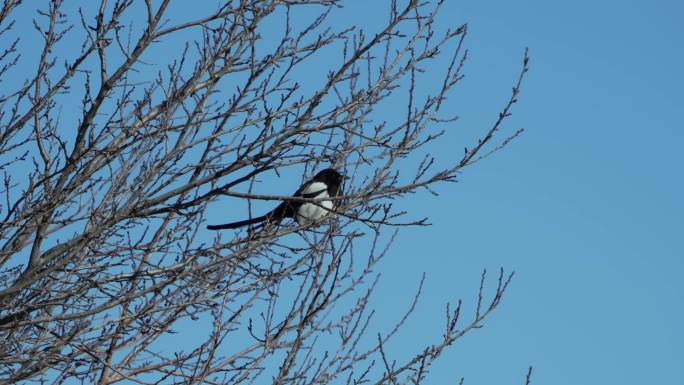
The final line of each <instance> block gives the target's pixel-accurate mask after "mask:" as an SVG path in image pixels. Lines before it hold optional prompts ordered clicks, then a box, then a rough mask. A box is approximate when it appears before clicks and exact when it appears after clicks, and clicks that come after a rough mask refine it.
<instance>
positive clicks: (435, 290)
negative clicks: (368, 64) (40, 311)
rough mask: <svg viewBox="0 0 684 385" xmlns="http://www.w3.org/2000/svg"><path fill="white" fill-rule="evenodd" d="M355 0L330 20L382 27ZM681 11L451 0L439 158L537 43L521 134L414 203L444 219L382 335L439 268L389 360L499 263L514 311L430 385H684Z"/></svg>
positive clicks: (386, 267) (416, 238) (414, 248)
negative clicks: (449, 74) (529, 380)
mask: <svg viewBox="0 0 684 385" xmlns="http://www.w3.org/2000/svg"><path fill="white" fill-rule="evenodd" d="M348 3H349V6H348V8H346V9H342V10H339V11H336V12H337V13H333V19H332V20H331V22H332V23H339V24H340V25H352V24H355V23H356V24H358V25H362V26H367V27H369V26H376V27H377V26H378V25H379V23H380V22H382V21H384V20H386V15H387V11H386V3H387V2H385V1H380V0H374V1H365V2H362V1H349V2H348ZM174 7H175V11H174V12H178V13H177V15H178V16H179V17H180V16H182V15H184V14H185V12H186V11H187V12H190V11H192V7H193V5H192V4H191V2H182V3H181V2H179V3H178V4H177V5H175V6H174ZM184 8H187V9H185V10H184ZM682 15H684V2H682V1H681V0H680V1H664V0H661V1H643V0H642V1H627V0H623V1H587V0H579V1H573V2H567V1H566V2H561V1H548V0H518V1H504V0H498V1H482V0H480V1H477V0H448V1H447V2H446V4H445V6H444V10H443V12H442V14H441V17H440V19H439V21H440V25H441V26H442V27H449V26H457V25H460V24H462V23H465V22H467V23H468V24H469V37H468V39H467V47H468V48H469V49H470V53H469V60H468V63H467V65H466V68H465V73H466V78H465V80H464V82H463V84H462V86H461V88H460V90H458V91H457V93H456V95H455V96H454V101H455V103H453V105H454V106H455V111H454V113H456V114H458V115H459V117H460V120H459V121H458V123H457V124H456V127H457V131H454V130H450V131H448V132H447V134H446V136H445V137H443V138H442V140H441V141H440V142H439V144H437V145H436V146H433V147H432V148H431V151H432V152H433V153H434V154H436V155H437V156H438V157H440V156H441V154H443V156H444V157H446V158H449V157H451V156H454V154H455V153H456V154H459V155H460V151H461V150H460V149H461V148H462V147H463V145H464V144H465V143H463V142H460V137H459V136H460V135H461V131H465V132H470V133H475V132H481V131H482V130H485V129H486V128H488V127H489V126H490V125H491V123H492V122H493V120H494V119H495V118H496V114H497V113H498V112H499V110H500V108H501V107H502V106H503V103H504V101H505V99H506V98H507V97H508V95H509V93H510V87H511V86H512V84H513V80H514V78H515V76H516V75H517V73H518V71H519V68H520V62H521V57H522V52H523V49H524V48H525V47H529V48H530V55H531V71H530V72H529V76H528V78H527V80H526V82H525V84H524V86H523V91H522V95H521V97H520V102H519V103H518V104H517V105H516V107H515V109H514V111H513V112H514V115H513V117H512V118H511V119H510V120H509V121H508V122H507V125H506V129H507V130H509V131H508V132H511V131H512V130H514V129H516V128H519V127H524V128H525V129H526V132H525V134H524V135H523V136H522V137H520V138H519V139H518V140H516V141H515V142H514V143H512V144H511V145H510V146H509V147H507V148H506V149H504V150H503V151H501V152H499V153H498V154H496V155H495V156H493V157H491V158H489V159H487V160H486V161H483V162H481V163H479V164H477V165H475V166H473V167H471V168H469V169H467V170H466V171H465V172H464V173H463V174H462V176H461V179H460V182H459V183H457V184H449V185H441V186H439V188H437V190H438V191H439V192H440V193H441V195H440V196H439V197H438V198H435V199H432V198H431V196H429V195H426V194H418V195H414V196H409V197H407V198H406V199H405V200H404V201H402V203H401V204H402V205H403V206H402V208H403V209H405V210H407V211H409V212H422V213H424V214H425V215H427V216H429V218H430V220H431V222H432V223H433V224H434V226H433V227H431V228H414V229H406V230H403V231H402V232H401V233H400V236H399V238H398V240H397V243H396V244H395V247H394V248H393V249H392V251H391V253H390V255H389V256H388V257H387V258H386V259H385V261H384V262H383V263H382V266H381V267H380V270H381V271H382V276H383V278H382V280H381V283H380V285H379V287H378V291H377V292H376V295H375V300H374V303H373V304H372V305H373V306H374V307H375V308H376V310H377V314H378V315H379V319H378V325H379V326H382V324H383V323H385V324H387V325H389V324H390V323H392V322H393V321H396V320H397V319H398V318H400V317H401V315H402V314H403V312H404V311H405V309H406V307H407V306H408V303H409V301H410V298H411V297H412V295H413V293H414V291H415V288H416V287H417V285H418V282H419V281H420V277H421V275H422V273H423V272H424V273H425V274H426V276H427V282H426V284H425V288H424V291H423V295H422V300H421V302H420V303H419V305H418V308H417V312H416V313H415V314H414V316H413V317H412V318H411V319H410V320H409V322H408V323H407V324H406V327H405V329H404V330H403V332H402V333H401V334H400V335H399V337H398V339H397V340H395V341H394V343H393V344H391V346H388V347H387V348H388V352H389V354H390V358H396V359H401V358H402V357H405V356H406V355H407V354H409V352H413V351H414V350H415V348H417V347H420V346H422V345H424V344H425V343H429V342H432V341H436V339H437V338H439V336H440V335H441V328H442V326H443V319H442V316H443V314H444V312H443V311H444V305H445V303H446V301H449V300H456V299H458V298H463V300H464V301H465V303H466V307H467V308H468V309H469V308H471V307H472V305H473V299H474V296H475V294H476V290H477V285H478V281H479V275H480V272H481V270H482V269H483V268H487V269H489V270H490V271H494V270H496V269H498V268H499V267H504V268H507V269H512V270H515V271H516V278H515V279H514V281H513V284H512V286H511V288H510V290H509V292H508V295H507V297H506V298H505V299H504V302H503V304H502V305H501V306H500V307H499V309H498V310H497V311H496V312H495V313H494V314H493V316H492V317H491V318H489V320H488V321H487V322H486V324H485V325H486V326H485V327H484V328H483V329H481V330H478V331H475V332H473V333H472V334H469V335H467V336H466V337H465V338H464V339H463V340H460V341H459V342H458V343H457V344H456V345H455V346H454V347H453V348H452V349H451V350H449V351H448V352H447V353H446V354H445V355H444V356H442V357H441V358H440V359H439V361H438V363H437V364H436V365H435V366H434V367H433V369H432V371H431V374H430V376H429V377H428V381H427V384H455V383H457V382H458V379H459V378H460V377H462V376H465V377H466V382H465V383H466V384H468V385H474V384H482V385H485V384H486V385H489V384H522V383H523V380H524V374H525V373H526V370H527V367H528V366H529V365H532V366H534V376H533V383H534V384H553V385H577V384H596V385H599V384H601V385H603V384H620V385H637V384H638V385H643V384H658V385H666V384H674V385H676V384H679V385H681V384H684V332H682V325H684V279H682V274H684V246H683V244H684V203H682V196H684V172H683V171H682V168H683V167H684V151H682V146H683V145H684V124H683V123H682V114H681V111H682V105H683V104H684V93H683V90H684V75H683V74H684V48H683V47H684V23H683V22H682ZM27 28H28V29H30V25H27ZM371 30H372V29H371ZM175 53H177V51H174V52H170V53H169V54H175ZM334 59H339V58H331V60H334ZM302 80H303V79H302ZM435 81H437V78H436V77H435ZM386 112H387V113H391V111H386ZM458 130H461V131H458ZM454 143H456V144H457V148H458V149H459V150H458V151H456V152H455V151H454V150H453V148H452V146H453V145H454ZM417 216H420V215H417ZM377 331H386V328H385V329H382V328H380V329H378V330H374V331H372V332H371V333H370V334H369V337H371V336H374V334H373V333H375V332H377ZM184 335H186V336H187V334H184Z"/></svg>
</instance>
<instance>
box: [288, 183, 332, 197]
mask: <svg viewBox="0 0 684 385" xmlns="http://www.w3.org/2000/svg"><path fill="white" fill-rule="evenodd" d="M325 191H328V185H327V184H325V183H323V182H310V183H307V184H305V185H304V186H302V188H301V189H300V190H299V191H297V194H295V195H299V196H301V197H302V198H318V197H319V195H320V194H321V193H322V192H325Z"/></svg>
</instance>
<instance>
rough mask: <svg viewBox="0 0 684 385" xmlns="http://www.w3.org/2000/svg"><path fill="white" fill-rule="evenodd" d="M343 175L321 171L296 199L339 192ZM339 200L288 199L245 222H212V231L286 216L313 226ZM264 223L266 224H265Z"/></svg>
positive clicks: (330, 170) (326, 170)
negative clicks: (214, 223)
mask: <svg viewBox="0 0 684 385" xmlns="http://www.w3.org/2000/svg"><path fill="white" fill-rule="evenodd" d="M342 179H343V177H342V175H341V174H340V173H339V172H337V170H334V169H332V168H327V169H325V170H322V171H320V172H319V173H318V174H316V176H314V177H313V179H311V180H310V181H308V182H306V183H304V184H303V185H302V186H301V187H299V189H298V190H297V191H296V192H295V193H294V194H292V196H293V197H295V198H307V199H314V198H316V199H322V198H329V197H336V196H339V195H340V186H341V185H342ZM337 202H338V200H320V201H316V202H302V201H285V202H283V203H281V204H280V205H278V207H276V208H275V209H273V210H272V211H271V212H269V213H266V214H265V215H262V216H260V217H256V218H250V219H245V220H244V221H239V222H233V223H225V224H222V225H209V226H207V229H209V230H223V229H236V228H238V227H243V226H247V225H252V224H255V223H262V222H263V223H264V224H266V223H280V221H282V220H283V218H294V219H295V220H296V221H297V223H299V224H300V225H310V224H312V223H314V222H316V221H318V220H319V219H321V218H323V217H324V216H325V215H326V214H328V212H329V211H328V210H330V209H332V208H333V207H334V206H335V205H337ZM262 226H263V224H262Z"/></svg>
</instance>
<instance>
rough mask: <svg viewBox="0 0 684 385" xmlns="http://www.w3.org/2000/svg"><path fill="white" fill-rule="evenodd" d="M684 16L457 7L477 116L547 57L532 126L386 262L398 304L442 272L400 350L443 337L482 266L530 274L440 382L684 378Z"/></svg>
mask: <svg viewBox="0 0 684 385" xmlns="http://www.w3.org/2000/svg"><path fill="white" fill-rule="evenodd" d="M683 12H684V3H681V2H675V1H655V2H646V1H619V2H618V1H602V2H594V1H576V2H550V1H533V0H526V1H516V2H509V1H449V2H447V4H446V9H445V12H444V13H443V14H442V20H443V21H444V20H445V19H448V20H453V21H454V22H455V23H461V22H468V23H469V31H470V34H469V39H468V48H469V49H470V59H469V62H468V65H467V67H466V75H467V77H466V79H465V82H464V84H463V87H462V88H461V90H460V92H459V96H458V98H459V104H460V107H459V108H458V110H457V113H458V114H459V116H460V118H461V119H460V121H459V124H460V125H461V126H463V127H468V129H470V127H474V128H482V127H486V126H487V125H488V124H490V123H491V121H492V119H493V118H494V117H495V114H496V112H497V111H498V109H499V108H500V107H501V103H502V100H503V98H504V97H505V96H507V95H508V90H509V87H510V85H511V83H512V78H513V76H514V74H515V73H516V71H517V69H518V66H519V57H520V54H521V52H522V50H523V48H524V47H526V46H527V47H530V54H531V57H532V61H531V71H530V73H529V77H528V78H527V81H526V83H525V85H524V90H523V92H522V95H521V98H520V103H519V104H518V105H517V106H516V109H515V111H514V116H513V117H512V119H511V120H510V121H509V122H508V127H509V129H510V128H517V127H524V128H525V129H526V132H525V134H524V135H523V136H522V137H521V138H520V139H519V140H517V141H516V142H515V143H513V144H512V145H511V146H510V147H508V148H507V149H505V150H504V151H502V152H500V153H498V154H497V155H496V156H494V157H492V158H490V159H488V160H487V161H486V162H482V163H481V164H479V165H477V166H475V167H473V168H470V169H469V170H467V171H466V172H464V174H463V175H462V177H461V181H460V183H458V184H456V185H448V186H443V187H442V188H441V189H440V192H441V196H440V197H439V199H435V200H431V199H424V198H427V196H423V197H420V196H417V197H415V198H413V199H414V201H412V202H410V203H407V208H408V209H409V210H410V209H411V207H412V205H414V206H413V207H418V205H420V207H422V208H423V209H425V210H428V211H429V215H430V217H431V220H432V222H433V223H434V226H433V227H432V228H430V229H412V230H409V231H404V232H403V233H402V235H401V237H400V239H399V241H398V244H397V247H396V248H395V249H394V253H393V255H392V258H391V260H389V261H385V266H384V267H385V270H384V271H383V282H382V285H381V288H380V289H381V292H379V293H378V294H379V296H382V297H385V298H388V297H389V298H392V299H393V301H391V303H390V304H388V302H387V301H383V303H385V304H388V305H387V306H386V308H387V309H389V310H388V311H391V309H392V307H393V306H400V304H401V302H402V300H404V299H405V296H408V295H409V294H410V292H411V290H412V288H411V287H406V285H402V282H406V281H409V282H410V281H415V282H416V284H417V282H418V280H419V279H420V272H421V271H425V272H426V274H427V279H428V281H427V286H426V289H425V291H424V296H423V301H422V302H421V304H420V305H419V309H418V310H419V311H418V312H417V316H416V317H415V318H413V319H412V321H411V323H410V324H409V328H410V330H406V331H405V332H406V334H407V335H408V336H407V337H406V338H405V339H404V340H403V342H402V343H401V344H399V343H398V344H397V346H396V347H395V348H396V349H399V350H401V349H404V348H406V349H408V348H409V347H410V346H411V345H412V344H418V343H419V342H422V341H423V340H422V338H421V336H423V335H426V334H429V332H434V331H435V330H438V329H436V328H438V327H439V326H440V324H439V319H437V317H434V315H435V312H434V311H435V310H436V309H439V308H440V306H442V305H443V302H444V300H445V294H447V293H453V296H454V297H457V298H460V297H463V298H464V300H470V301H471V302H472V296H473V295H474V292H475V289H476V285H477V280H478V276H477V275H478V272H479V270H480V269H482V268H483V267H487V268H489V269H490V270H491V269H495V268H497V267H499V266H503V267H506V268H509V269H514V270H516V273H517V276H516V278H515V279H514V283H513V286H512V288H511V290H510V292H509V293H508V297H507V298H506V300H505V302H504V304H503V305H502V306H501V307H500V308H499V309H498V310H497V313H496V314H494V316H493V317H492V318H491V319H490V321H489V322H487V325H486V327H485V328H484V329H482V330H479V331H477V332H476V333H474V334H473V335H469V336H468V337H467V338H465V339H464V340H462V341H461V342H462V343H461V344H458V345H457V346H455V348H454V349H452V350H451V351H450V352H448V353H447V354H446V355H445V356H443V357H442V358H441V360H440V361H439V362H438V364H437V365H436V366H435V368H434V369H433V372H432V376H431V377H430V380H429V381H428V383H430V384H442V383H454V382H455V379H457V378H459V377H461V376H465V377H466V383H467V384H494V383H500V384H503V383H507V384H515V383H522V382H523V375H524V372H525V369H526V367H527V365H533V366H534V376H533V381H534V383H538V384H542V383H547V384H555V385H564V384H568V385H570V384H607V383H615V384H644V383H650V384H682V383H684V366H683V365H682V359H683V358H684V352H683V351H682V350H683V349H682V346H684V333H683V332H682V330H681V325H684V308H683V307H682V303H683V302H682V300H683V299H684V283H683V280H682V278H681V274H682V269H683V268H684V250H683V249H684V247H683V246H682V240H683V239H684V237H683V234H682V233H683V230H684V226H683V224H684V223H683V222H684V219H683V218H684V203H682V192H683V191H684V183H683V176H684V174H683V173H682V166H683V165H684V155H683V152H682V150H681V147H682V142H683V140H684V132H683V129H684V124H683V123H682V119H681V116H680V111H681V105H682V102H684V97H683V96H682V92H681V90H682V89H684V76H682V68H684V55H683V54H682V53H683V51H682V48H681V47H682V43H683V41H682V40H683V38H684V24H682V23H681V20H680V18H679V16H681V15H682V14H683ZM678 15H679V16H678ZM442 145H443V146H445V149H444V151H445V152H446V151H448V146H449V141H448V140H445V141H443V142H442ZM379 303H380V301H379ZM383 310H384V309H383ZM381 311H382V310H381ZM409 336H410V337H409Z"/></svg>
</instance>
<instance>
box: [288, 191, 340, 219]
mask: <svg viewBox="0 0 684 385" xmlns="http://www.w3.org/2000/svg"><path fill="white" fill-rule="evenodd" d="M312 190H313V189H312ZM327 197H328V192H327V191H323V192H322V193H321V194H319V195H318V196H317V198H327ZM321 206H322V207H321ZM332 207H333V202H332V201H319V202H316V204H314V203H304V204H303V205H301V206H299V210H297V223H299V224H300V225H310V224H312V223H314V222H316V221H318V220H319V219H321V218H323V217H324V216H325V215H326V214H328V212H329V211H328V210H327V209H332Z"/></svg>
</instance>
